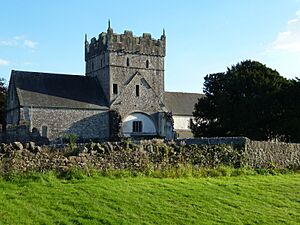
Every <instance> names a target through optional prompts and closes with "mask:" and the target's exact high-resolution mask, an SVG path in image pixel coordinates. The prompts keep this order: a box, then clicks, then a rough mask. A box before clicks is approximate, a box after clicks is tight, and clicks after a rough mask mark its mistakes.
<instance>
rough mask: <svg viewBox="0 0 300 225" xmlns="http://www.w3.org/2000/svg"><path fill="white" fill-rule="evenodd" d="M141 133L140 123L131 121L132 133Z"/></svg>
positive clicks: (141, 126)
mask: <svg viewBox="0 0 300 225" xmlns="http://www.w3.org/2000/svg"><path fill="white" fill-rule="evenodd" d="M142 131H143V123H142V121H133V122H132V132H134V133H141V132H142Z"/></svg>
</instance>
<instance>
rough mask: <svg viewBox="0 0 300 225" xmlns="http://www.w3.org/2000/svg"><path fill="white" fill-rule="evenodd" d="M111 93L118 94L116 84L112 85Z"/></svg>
mask: <svg viewBox="0 0 300 225" xmlns="http://www.w3.org/2000/svg"><path fill="white" fill-rule="evenodd" d="M113 93H114V94H115V95H116V94H118V84H113Z"/></svg>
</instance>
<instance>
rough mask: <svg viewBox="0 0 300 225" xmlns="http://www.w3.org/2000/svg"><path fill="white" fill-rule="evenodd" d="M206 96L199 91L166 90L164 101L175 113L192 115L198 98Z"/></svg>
mask: <svg viewBox="0 0 300 225" xmlns="http://www.w3.org/2000/svg"><path fill="white" fill-rule="evenodd" d="M204 96H205V95H204V94H197V93H183V92H165V93H164V103H165V105H166V107H167V108H168V110H169V111H171V112H172V113H173V115H182V116H184V115H185V116H192V115H193V111H194V106H195V104H196V103H197V102H198V98H203V97H204Z"/></svg>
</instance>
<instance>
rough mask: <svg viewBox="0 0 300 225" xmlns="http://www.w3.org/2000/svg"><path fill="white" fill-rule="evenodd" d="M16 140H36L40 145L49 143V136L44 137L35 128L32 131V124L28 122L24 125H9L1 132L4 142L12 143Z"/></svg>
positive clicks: (23, 141)
mask: <svg viewBox="0 0 300 225" xmlns="http://www.w3.org/2000/svg"><path fill="white" fill-rule="evenodd" d="M15 141H18V142H22V143H26V142H29V141H34V142H35V143H37V144H39V145H42V144H49V140H48V138H45V137H42V136H41V135H40V133H39V132H38V131H37V130H35V129H34V130H33V131H31V130H30V126H29V124H27V123H24V124H22V125H8V126H7V127H6V131H5V133H4V132H2V133H1V142H2V143H11V142H15Z"/></svg>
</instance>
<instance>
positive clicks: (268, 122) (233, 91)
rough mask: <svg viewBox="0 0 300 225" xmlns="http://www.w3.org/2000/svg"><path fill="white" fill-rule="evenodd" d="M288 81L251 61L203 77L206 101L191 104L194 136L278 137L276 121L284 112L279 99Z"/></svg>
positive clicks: (200, 100)
mask: <svg viewBox="0 0 300 225" xmlns="http://www.w3.org/2000/svg"><path fill="white" fill-rule="evenodd" d="M289 85H290V81H289V80H287V79H285V78H284V77H282V76H280V74H279V73H278V72H277V71H276V70H272V69H270V68H268V67H266V66H265V65H263V64H261V63H259V62H256V61H251V60H246V61H243V62H240V63H238V64H237V65H234V66H232V67H231V68H228V69H227V72H224V73H215V74H209V75H207V76H206V77H205V82H204V93H205V95H206V98H202V99H199V101H198V103H197V104H196V105H195V111H194V117H195V119H196V124H194V126H192V131H193V133H194V135H195V136H246V137H249V138H251V139H254V140H270V139H275V138H278V137H279V136H280V135H282V132H280V131H279V124H278V123H277V120H278V118H282V117H283V113H284V109H283V106H282V102H281V101H280V98H279V96H281V91H282V90H283V89H284V88H288V87H289Z"/></svg>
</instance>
